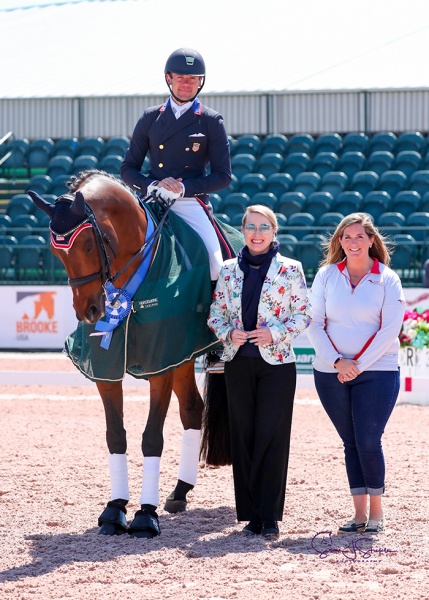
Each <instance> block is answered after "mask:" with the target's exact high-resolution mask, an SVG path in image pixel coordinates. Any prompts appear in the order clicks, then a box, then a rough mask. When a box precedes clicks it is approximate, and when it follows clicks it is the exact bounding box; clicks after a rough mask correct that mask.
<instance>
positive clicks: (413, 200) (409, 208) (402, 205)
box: [391, 190, 429, 218]
mask: <svg viewBox="0 0 429 600" xmlns="http://www.w3.org/2000/svg"><path fill="white" fill-rule="evenodd" d="M421 201H422V199H421V196H420V194H418V193H417V192H412V191H410V190H403V191H402V192H398V193H397V194H396V196H395V198H394V199H393V200H392V203H391V208H392V211H394V212H399V213H401V214H402V215H404V217H405V218H407V217H408V216H409V215H410V214H411V213H412V212H416V211H418V210H421V209H420V208H419V207H420V205H421ZM428 206H429V205H428ZM422 210H423V209H422Z"/></svg>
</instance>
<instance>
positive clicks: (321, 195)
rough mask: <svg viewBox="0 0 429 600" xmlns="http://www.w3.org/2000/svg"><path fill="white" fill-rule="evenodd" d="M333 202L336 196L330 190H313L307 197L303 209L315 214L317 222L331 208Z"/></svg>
mask: <svg viewBox="0 0 429 600" xmlns="http://www.w3.org/2000/svg"><path fill="white" fill-rule="evenodd" d="M333 203H334V197H333V196H332V194H330V193H329V192H313V193H312V194H310V195H309V196H308V197H307V198H306V200H305V202H304V206H303V207H302V210H303V212H307V213H310V214H311V215H313V217H314V219H315V222H317V221H318V220H319V219H320V217H321V216H322V215H324V214H325V213H327V212H329V211H330V210H331V207H332V204H333Z"/></svg>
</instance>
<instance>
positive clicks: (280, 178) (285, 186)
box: [265, 173, 293, 198]
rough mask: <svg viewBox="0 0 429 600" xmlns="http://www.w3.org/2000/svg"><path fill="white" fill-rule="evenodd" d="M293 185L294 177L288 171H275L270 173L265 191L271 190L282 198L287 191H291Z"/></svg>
mask: <svg viewBox="0 0 429 600" xmlns="http://www.w3.org/2000/svg"><path fill="white" fill-rule="evenodd" d="M292 186H293V179H292V177H291V176H290V175H288V174H287V173H275V174H274V175H270V176H269V177H268V179H267V183H266V185H265V191H266V192H271V193H273V194H274V195H275V196H277V198H280V196H281V195H282V194H284V193H285V192H289V191H290V190H291V189H292Z"/></svg>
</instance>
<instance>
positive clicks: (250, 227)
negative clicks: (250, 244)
mask: <svg viewBox="0 0 429 600" xmlns="http://www.w3.org/2000/svg"><path fill="white" fill-rule="evenodd" d="M272 228H273V226H272V225H268V223H262V224H261V225H259V227H257V226H256V225H255V224H254V223H246V225H245V226H244V230H245V231H247V233H256V232H257V231H259V233H268V232H269V231H270V230H271V229H272Z"/></svg>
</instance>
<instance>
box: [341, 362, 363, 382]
mask: <svg viewBox="0 0 429 600" xmlns="http://www.w3.org/2000/svg"><path fill="white" fill-rule="evenodd" d="M358 364H359V361H358V360H353V359H351V358H342V359H341V360H339V361H338V362H337V363H336V365H335V368H336V369H337V371H338V381H340V382H341V383H345V382H346V381H352V379H355V378H356V377H357V376H358V375H360V371H359V369H358V368H357V366H356V365H358Z"/></svg>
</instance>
